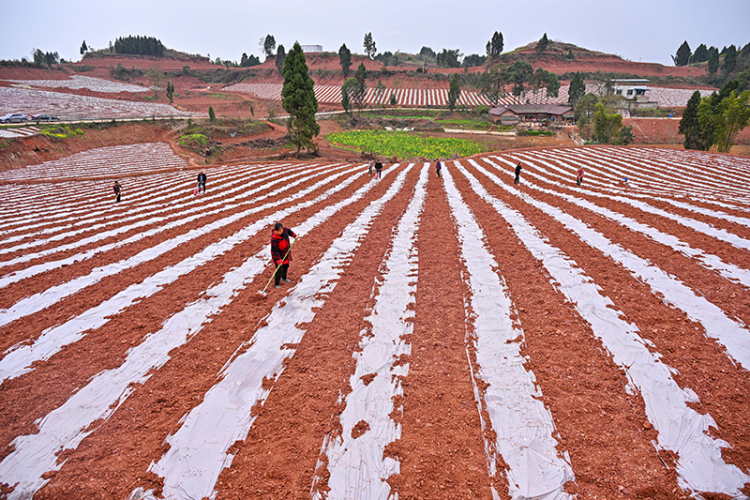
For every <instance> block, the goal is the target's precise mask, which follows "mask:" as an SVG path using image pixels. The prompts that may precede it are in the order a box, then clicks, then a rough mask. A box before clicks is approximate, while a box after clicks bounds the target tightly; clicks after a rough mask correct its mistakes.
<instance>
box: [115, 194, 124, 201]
mask: <svg viewBox="0 0 750 500" xmlns="http://www.w3.org/2000/svg"><path fill="white" fill-rule="evenodd" d="M121 194H122V193H117V194H116V195H115V203H120V195H121Z"/></svg>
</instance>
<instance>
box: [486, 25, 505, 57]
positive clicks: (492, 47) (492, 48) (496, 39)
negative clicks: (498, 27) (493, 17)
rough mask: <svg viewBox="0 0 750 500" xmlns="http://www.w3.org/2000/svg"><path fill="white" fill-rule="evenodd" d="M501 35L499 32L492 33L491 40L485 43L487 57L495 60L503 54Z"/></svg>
mask: <svg viewBox="0 0 750 500" xmlns="http://www.w3.org/2000/svg"><path fill="white" fill-rule="evenodd" d="M503 45H504V43H503V34H502V33H500V32H499V31H496V32H495V33H493V35H492V38H491V39H490V41H489V42H487V47H486V48H487V57H489V58H490V59H493V58H496V57H498V56H500V54H502V53H503Z"/></svg>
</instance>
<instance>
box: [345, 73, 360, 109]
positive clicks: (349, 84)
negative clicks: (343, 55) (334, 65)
mask: <svg viewBox="0 0 750 500" xmlns="http://www.w3.org/2000/svg"><path fill="white" fill-rule="evenodd" d="M358 86H359V84H358V83H357V79H356V78H349V79H348V80H346V81H345V82H344V84H343V85H342V86H341V106H343V108H344V112H345V113H346V114H347V115H349V116H351V114H352V113H351V111H352V100H351V98H350V97H349V96H351V95H354V93H355V92H356V89H357V87H358Z"/></svg>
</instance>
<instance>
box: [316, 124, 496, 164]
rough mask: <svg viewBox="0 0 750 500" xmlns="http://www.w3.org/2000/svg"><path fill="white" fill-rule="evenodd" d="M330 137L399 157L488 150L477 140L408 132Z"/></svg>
mask: <svg viewBox="0 0 750 500" xmlns="http://www.w3.org/2000/svg"><path fill="white" fill-rule="evenodd" d="M326 138H327V139H328V141H330V142H331V143H333V144H336V145H338V146H341V147H345V148H351V149H356V150H358V151H367V152H370V153H375V154H378V155H385V156H397V157H399V158H416V157H425V158H457V157H464V156H471V155H475V154H479V153H483V152H484V151H485V148H484V146H482V144H480V143H478V142H475V141H470V140H466V139H455V138H450V137H430V136H425V135H423V134H410V133H407V132H387V131H382V130H359V131H352V132H333V133H331V134H328V135H327V136H326Z"/></svg>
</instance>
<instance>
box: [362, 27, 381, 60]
mask: <svg viewBox="0 0 750 500" xmlns="http://www.w3.org/2000/svg"><path fill="white" fill-rule="evenodd" d="M363 46H364V48H365V54H366V55H367V57H369V58H370V59H373V58H374V57H375V54H377V53H378V49H377V48H376V47H375V40H373V39H372V32H370V33H367V34H366V35H365V41H364V43H363Z"/></svg>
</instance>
